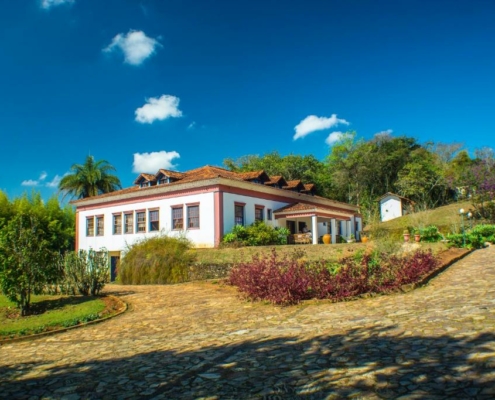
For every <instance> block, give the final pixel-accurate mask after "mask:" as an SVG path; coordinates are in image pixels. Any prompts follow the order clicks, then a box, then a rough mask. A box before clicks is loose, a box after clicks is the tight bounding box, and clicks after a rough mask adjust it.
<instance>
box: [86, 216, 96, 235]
mask: <svg viewBox="0 0 495 400" xmlns="http://www.w3.org/2000/svg"><path fill="white" fill-rule="evenodd" d="M94 235H95V218H94V217H88V218H86V236H94Z"/></svg>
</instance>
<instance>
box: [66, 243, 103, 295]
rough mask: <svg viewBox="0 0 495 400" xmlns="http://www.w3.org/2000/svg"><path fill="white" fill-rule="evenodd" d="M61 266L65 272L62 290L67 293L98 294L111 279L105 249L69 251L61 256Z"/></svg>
mask: <svg viewBox="0 0 495 400" xmlns="http://www.w3.org/2000/svg"><path fill="white" fill-rule="evenodd" d="M60 267H61V269H62V270H63V272H64V279H63V281H62V282H61V283H60V287H61V291H62V292H63V293H67V294H75V293H76V292H78V293H79V294H82V295H84V296H88V295H89V294H91V295H92V296H96V295H98V294H99V293H100V292H101V290H102V289H103V287H104V286H105V283H107V282H108V281H109V279H110V275H109V268H108V252H107V251H106V250H105V249H101V250H100V251H98V252H97V251H94V250H90V251H85V250H80V251H79V253H77V252H67V253H66V254H64V255H63V256H61V257H60Z"/></svg>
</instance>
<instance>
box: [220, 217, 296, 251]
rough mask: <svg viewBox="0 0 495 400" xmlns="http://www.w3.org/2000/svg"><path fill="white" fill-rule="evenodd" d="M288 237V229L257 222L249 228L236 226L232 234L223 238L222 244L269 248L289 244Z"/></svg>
mask: <svg viewBox="0 0 495 400" xmlns="http://www.w3.org/2000/svg"><path fill="white" fill-rule="evenodd" d="M287 236H289V230H288V229H287V228H278V227H277V228H274V227H272V226H271V225H267V224H266V223H265V222H263V221H256V222H254V223H253V224H251V225H249V226H247V227H245V226H243V225H236V226H234V228H232V232H230V233H227V234H226V235H225V236H224V237H223V240H222V242H223V243H226V244H229V245H233V244H236V245H242V246H267V245H274V244H287Z"/></svg>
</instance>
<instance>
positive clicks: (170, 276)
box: [117, 236, 195, 285]
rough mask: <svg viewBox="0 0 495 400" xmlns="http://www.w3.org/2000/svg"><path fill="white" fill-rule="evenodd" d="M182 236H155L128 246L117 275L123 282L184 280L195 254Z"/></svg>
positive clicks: (146, 282) (173, 281)
mask: <svg viewBox="0 0 495 400" xmlns="http://www.w3.org/2000/svg"><path fill="white" fill-rule="evenodd" d="M190 249H191V243H190V242H189V241H188V240H187V239H186V238H174V237H169V236H156V237H152V238H147V239H144V240H142V241H140V242H138V243H136V244H134V245H133V246H132V247H130V248H129V249H128V250H127V252H126V254H125V255H124V257H123V258H122V260H121V261H120V267H119V273H118V275H117V279H118V280H119V281H120V282H121V283H123V284H127V285H143V284H164V283H179V282H185V281H187V280H188V276H189V266H190V265H191V264H192V263H193V262H194V260H195V255H194V253H193V252H191V251H190Z"/></svg>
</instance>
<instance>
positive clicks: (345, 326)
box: [0, 247, 495, 399]
mask: <svg viewBox="0 0 495 400" xmlns="http://www.w3.org/2000/svg"><path fill="white" fill-rule="evenodd" d="M494 282H495V247H490V248H488V249H485V250H480V251H476V252H475V253H473V254H471V255H469V256H468V257H466V258H465V259H464V260H462V261H460V262H458V263H457V264H455V265H454V266H452V267H451V268H449V269H448V270H447V271H446V272H444V273H443V274H441V275H440V276H439V277H437V278H436V279H434V280H433V281H432V282H430V284H429V285H428V286H426V287H424V288H421V289H417V290H415V291H413V292H410V293H407V294H402V295H393V296H382V297H377V298H371V299H365V300H360V301H353V302H348V303H336V304H331V303H324V302H323V303H305V304H304V305H300V306H294V307H286V308H279V307H272V306H270V305H264V304H258V303H257V304H252V303H247V302H245V301H242V300H240V299H238V298H237V296H236V293H235V291H234V290H233V289H232V288H229V287H221V286H219V285H214V284H211V283H193V284H183V285H175V286H146V287H138V286H110V287H109V288H108V290H107V291H108V292H114V293H115V294H117V295H119V296H122V297H123V298H124V299H125V300H126V301H127V302H128V303H129V304H130V305H131V310H130V311H128V312H127V313H126V314H124V315H122V316H120V317H118V318H115V319H113V320H110V321H108V322H105V323H103V324H99V325H94V326H89V327H86V328H82V329H77V330H73V331H69V332H66V333H62V334H58V335H56V336H51V337H45V338H42V339H37V340H34V341H28V342H19V343H12V344H6V345H3V346H1V347H0V398H6V399H17V398H26V399H28V398H29V399H38V398H50V399H51V398H64V399H80V398H81V399H82V398H95V399H96V398H98V399H100V398H107V399H115V398H119V399H125V398H145V399H146V398H163V399H195V398H209V399H217V398H218V399H231V398H234V399H237V398H239V399H244V398H266V399H269V398H279V399H291V398H304V399H323V398H330V399H332V398H336V399H339V398H349V397H351V398H366V399H368V398H369V399H377V398H399V397H400V398H429V399H431V398H449V399H451V398H462V399H466V398H495V284H494Z"/></svg>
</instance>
